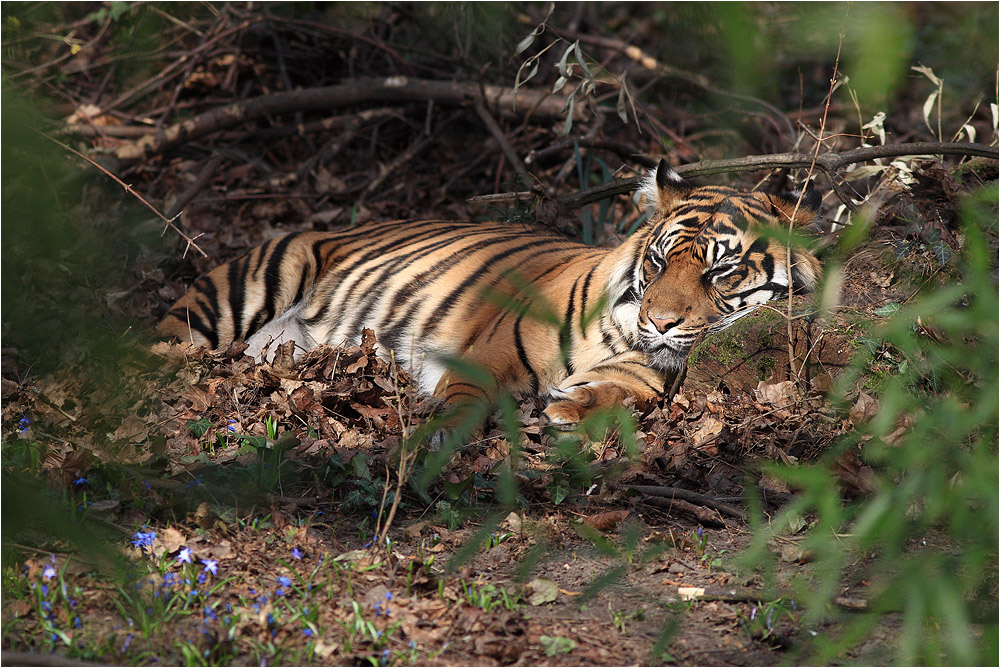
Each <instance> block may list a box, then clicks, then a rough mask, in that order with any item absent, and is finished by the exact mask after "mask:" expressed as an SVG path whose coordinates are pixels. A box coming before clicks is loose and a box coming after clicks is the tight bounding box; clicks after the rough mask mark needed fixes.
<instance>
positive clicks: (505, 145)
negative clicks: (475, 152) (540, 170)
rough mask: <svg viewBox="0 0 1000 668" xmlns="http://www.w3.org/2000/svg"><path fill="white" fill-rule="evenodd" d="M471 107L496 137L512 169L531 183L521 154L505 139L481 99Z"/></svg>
mask: <svg viewBox="0 0 1000 668" xmlns="http://www.w3.org/2000/svg"><path fill="white" fill-rule="evenodd" d="M472 108H473V109H474V110H475V112H476V115H478V116H479V119H480V120H481V121H482V122H483V125H485V126H486V129H487V130H489V131H490V134H491V135H493V138H494V139H496V141H497V144H499V145H500V150H501V151H503V154H504V155H505V156H507V160H509V161H510V164H511V166H512V167H513V168H514V171H515V172H517V175H518V176H520V177H521V178H522V179H523V180H524V182H525V183H531V180H532V179H531V174H529V173H528V168H527V167H525V166H524V161H523V160H521V156H519V155H518V154H517V151H515V150H514V147H513V146H511V145H510V142H509V141H507V137H506V135H504V133H503V130H502V129H501V128H500V125H499V124H497V122H496V120H494V118H493V117H492V116H491V115H490V112H488V111H486V107H485V106H483V103H482V101H481V100H476V101H475V102H474V103H473V104H472Z"/></svg>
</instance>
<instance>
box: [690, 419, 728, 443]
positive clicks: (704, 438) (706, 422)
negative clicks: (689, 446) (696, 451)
mask: <svg viewBox="0 0 1000 668" xmlns="http://www.w3.org/2000/svg"><path fill="white" fill-rule="evenodd" d="M724 426H725V425H724V424H723V423H722V422H720V421H719V420H716V419H715V418H713V417H706V418H704V419H703V420H702V421H701V422H700V423H698V428H697V429H695V431H694V433H693V434H691V442H692V443H693V444H694V446H695V447H696V448H700V447H701V446H703V445H705V444H706V443H708V442H709V441H711V440H713V439H715V438H716V437H718V435H719V434H721V433H722V428H723V427H724Z"/></svg>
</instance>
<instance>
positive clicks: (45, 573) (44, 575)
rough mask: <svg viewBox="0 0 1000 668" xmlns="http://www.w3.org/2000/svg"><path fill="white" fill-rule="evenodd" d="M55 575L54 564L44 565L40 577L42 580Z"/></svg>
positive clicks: (49, 578)
mask: <svg viewBox="0 0 1000 668" xmlns="http://www.w3.org/2000/svg"><path fill="white" fill-rule="evenodd" d="M55 576H56V569H55V566H46V567H45V570H44V571H42V579H43V580H51V579H52V578H54V577H55Z"/></svg>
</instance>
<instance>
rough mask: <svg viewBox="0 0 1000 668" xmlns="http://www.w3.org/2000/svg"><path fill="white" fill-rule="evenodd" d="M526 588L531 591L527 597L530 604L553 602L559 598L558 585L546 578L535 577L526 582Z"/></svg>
mask: <svg viewBox="0 0 1000 668" xmlns="http://www.w3.org/2000/svg"><path fill="white" fill-rule="evenodd" d="M527 589H528V590H529V591H530V592H531V595H530V596H529V597H528V603H530V604H531V605H542V604H544V603H553V602H554V601H555V600H556V599H557V598H559V585H557V584H556V583H555V582H553V581H552V580H549V579H548V578H535V579H534V580H532V581H531V582H529V583H528V585H527Z"/></svg>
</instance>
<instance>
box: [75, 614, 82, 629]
mask: <svg viewBox="0 0 1000 668" xmlns="http://www.w3.org/2000/svg"><path fill="white" fill-rule="evenodd" d="M82 626H83V624H82V623H80V616H79V615H77V616H76V617H74V618H73V627H74V628H80V627H82Z"/></svg>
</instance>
